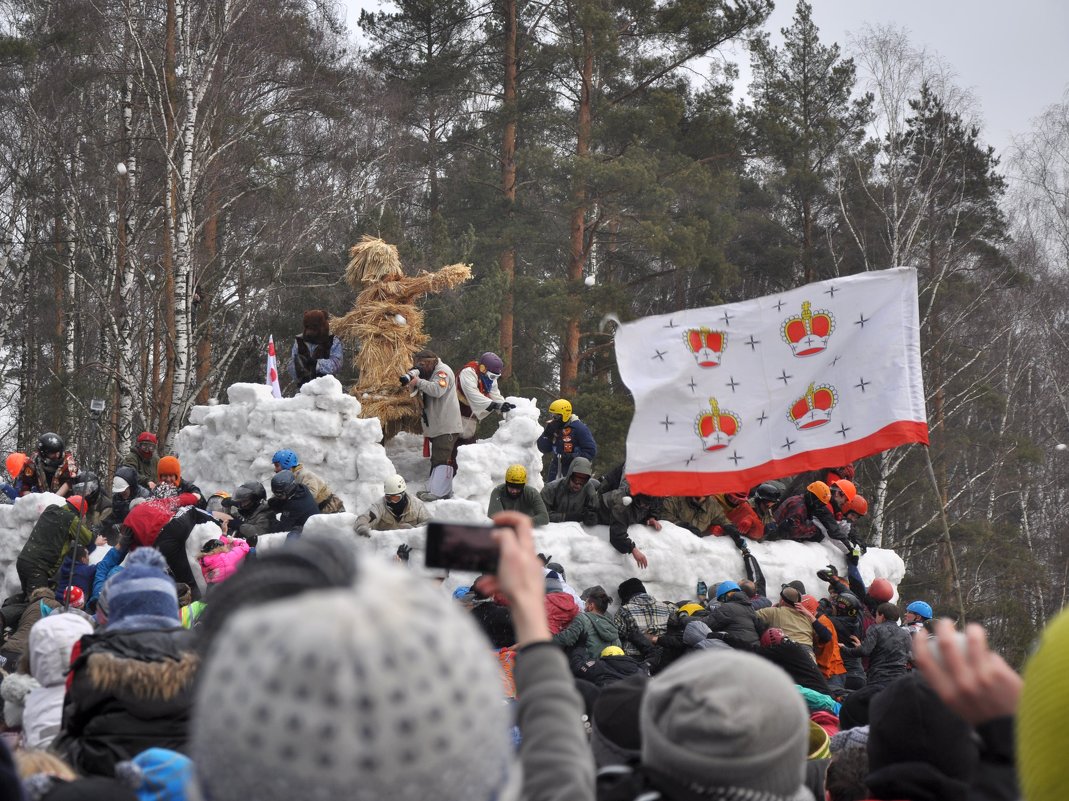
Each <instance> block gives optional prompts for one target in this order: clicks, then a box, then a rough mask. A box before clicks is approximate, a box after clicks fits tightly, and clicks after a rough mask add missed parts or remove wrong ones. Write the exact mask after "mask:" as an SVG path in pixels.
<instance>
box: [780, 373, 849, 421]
mask: <svg viewBox="0 0 1069 801" xmlns="http://www.w3.org/2000/svg"><path fill="white" fill-rule="evenodd" d="M838 402H839V396H838V395H837V394H836V393H835V387H832V386H829V385H828V384H821V385H820V386H819V387H815V388H814V386H813V385H812V384H810V385H809V389H807V390H806V391H805V395H803V396H802V397H800V398H799V399H798V400H796V401H795V402H794V403H792V404H791V408H790V409H789V410H788V412H787V419H788V420H790V421H791V422H792V423H794V426H795V428H797V429H798V430H799V431H805V430H806V429H808V428H818V427H820V426H822V425H824V424H825V423H827V422H829V421H830V420H831V410H832V409H834V408H835V404H837V403H838Z"/></svg>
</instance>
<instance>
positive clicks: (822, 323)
mask: <svg viewBox="0 0 1069 801" xmlns="http://www.w3.org/2000/svg"><path fill="white" fill-rule="evenodd" d="M834 330H835V318H834V317H833V316H832V314H831V312H830V311H826V310H824V309H820V310H819V311H817V312H815V313H814V312H813V309H812V305H811V304H810V303H809V301H808V300H807V301H804V302H803V303H802V313H801V314H800V315H798V316H796V317H788V318H787V319H786V321H784V323H783V341H784V342H786V343H787V344H788V345H790V346H791V350H792V351H793V352H794V355H795V356H812V355H813V354H815V353H820V352H821V351H823V350H824V349H825V348H827V347H828V338H829V337H830V336H831V332H832V331H834Z"/></svg>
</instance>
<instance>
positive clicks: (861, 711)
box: [839, 602, 913, 729]
mask: <svg viewBox="0 0 1069 801" xmlns="http://www.w3.org/2000/svg"><path fill="white" fill-rule="evenodd" d="M899 617H900V615H899V611H898V607H897V606H895V605H894V604H893V603H890V602H887V603H882V604H880V605H879V606H878V607H877V608H876V625H874V626H869V630H868V631H867V632H865V639H864V640H860V639H858V638H857V637H851V638H850V642H851V643H852V645H850V646H846V647H840V648H839V651H840V653H841V654H842V655H843V656H844V657H867V658H868V660H869V666H868V671H867V675H868V681H867V682H866V684H865V686H864V687H862V688H861V689H860V690H854V691H853V692H852V693H850V695H849V696H847V698H846V701H844V702H843V708H842V710H841V711H840V715H839V717H840V719H841V720H842V722H843V728H846V729H849V728H852V727H853V726H864V725H865V724H866V723H868V722H869V704H870V703H871V701H872V698H873V696H875V695H876V694H877V693H879V692H880V691H882V690H883V689H884V688H885V687H887V686H888V685H889V684H890V683H891V682H893V681H894V680H895V679H898V678H901V677H902V676H905V675H906V665H907V663H908V662H909V660H910V656H911V655H912V653H913V640H912V638H911V637H910V635H909V631H908V630H907V629H904V628H901V627H900V626H899V625H898V618H899Z"/></svg>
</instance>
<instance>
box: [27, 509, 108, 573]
mask: <svg viewBox="0 0 1069 801" xmlns="http://www.w3.org/2000/svg"><path fill="white" fill-rule="evenodd" d="M73 537H77V538H78V544H79V545H81V546H82V547H85V546H87V545H89V543H91V542H92V541H93V532H92V531H90V530H89V529H88V528H87V527H86V526H85V525H83V524H82V518H81V515H79V514H78V513H77V512H76V511H74V509H73V508H72V507H71V506H70V504H66V503H62V504H59V505H57V506H49V507H47V508H46V509H45V510H44V511H43V512H41V516H40V517H39V518H37V522H36V523H35V524H34V526H33V530H32V531H31V532H30V536H29V539H27V540H26V544H25V545H24V546H22V551H21V553H19V559H20V560H21V561H23V562H29V563H30V564H34V565H38V566H39V567H41V568H42V569H43V570H44V571H46V572H47V573H48V574H49V575H52V574H53V573H55V572H56V571H57V570H59V565H60V563H61V562H62V561H63V557H64V556H66V555H67V551H68V550H70V545H71V540H72V538H73Z"/></svg>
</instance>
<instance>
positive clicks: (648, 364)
mask: <svg viewBox="0 0 1069 801" xmlns="http://www.w3.org/2000/svg"><path fill="white" fill-rule="evenodd" d="M616 360H617V363H618V364H619V367H620V375H621V376H622V377H623V380H624V382H625V383H626V384H627V386H628V387H629V388H630V389H631V392H632V394H633V395H634V398H635V416H634V419H633V420H632V421H631V428H630V430H629V431H628V435H627V477H628V481H629V483H630V485H631V489H632V491H633V492H636V493H639V492H642V493H646V494H649V495H709V494H713V493H718V492H740V491H746V490H748V489H749V488H750V487H753V486H754V485H756V484H759V483H760V482H762V481H768V480H769V479H775V478H782V477H784V476H790V475H793V474H795V473H799V472H802V471H804V470H816V469H820V468H823V467H835V466H840V465H844V464H846V463H848V462H852V461H854V460H855V459H861V458H863V457H865V456H871V455H872V454H874V453H879V452H880V451H884V450H887V449H888V448H892V447H894V446H896V445H903V444H905V443H909V442H922V443H925V444H927V442H928V424H927V416H926V414H925V408H924V385H923V380H922V376H921V357H920V322H919V314H918V310H917V274H916V271H915V270H912V269H907V268H895V269H891V270H882V271H879V272H867V273H861V274H859V275H851V276H847V277H844V278H834V279H832V280H830V281H822V282H819V283H815V284H808V285H806V286H803V287H799V288H798V289H792V290H789V291H787V292H783V293H781V294H778V295H770V296H768V297H764V298H758V299H756V300H748V301H744V302H742V303H731V304H727V305H724V306H714V307H711V308H706V309H687V310H685V311H680V312H676V313H674V314H665V315H660V316H658V317H645V318H642V319H640V320H636V321H634V322H631V323H626V324H624V325H622V326H620V329H619V330H618V331H617V333H616Z"/></svg>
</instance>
